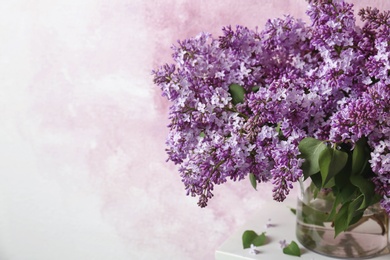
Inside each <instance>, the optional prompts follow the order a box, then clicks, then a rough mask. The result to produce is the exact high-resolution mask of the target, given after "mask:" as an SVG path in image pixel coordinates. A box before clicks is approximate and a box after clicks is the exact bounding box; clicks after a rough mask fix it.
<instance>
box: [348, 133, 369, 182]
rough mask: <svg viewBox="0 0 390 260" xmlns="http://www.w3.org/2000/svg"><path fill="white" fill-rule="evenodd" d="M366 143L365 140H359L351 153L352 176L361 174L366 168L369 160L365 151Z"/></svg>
mask: <svg viewBox="0 0 390 260" xmlns="http://www.w3.org/2000/svg"><path fill="white" fill-rule="evenodd" d="M366 148H367V141H366V139H365V138H360V139H359V141H357V142H356V144H355V148H354V149H353V152H352V174H355V175H356V174H361V173H362V171H364V169H365V168H366V167H365V166H366V164H367V163H368V160H369V155H370V154H369V152H367V151H366Z"/></svg>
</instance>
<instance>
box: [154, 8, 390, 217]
mask: <svg viewBox="0 0 390 260" xmlns="http://www.w3.org/2000/svg"><path fill="white" fill-rule="evenodd" d="M309 3H310V4H309V8H308V10H307V14H308V16H309V17H310V19H311V23H310V24H309V25H308V24H305V23H304V22H303V21H301V20H299V19H294V18H293V17H291V16H285V17H283V18H277V19H270V20H268V21H267V23H266V24H265V26H264V28H263V29H262V30H258V29H256V30H250V29H249V28H247V27H244V26H236V27H235V28H232V27H230V26H227V27H225V28H223V29H222V35H221V36H219V37H218V38H214V37H213V36H212V35H210V34H207V33H201V34H199V35H198V36H196V37H194V38H189V39H186V40H183V41H178V43H177V44H176V45H175V46H173V48H172V49H173V54H172V56H173V59H174V61H175V64H166V65H163V66H162V67H160V68H159V69H157V70H154V71H153V76H154V83H155V84H156V85H158V86H159V87H160V89H161V92H162V95H163V96H164V97H166V98H167V99H168V100H169V101H170V102H171V104H172V105H171V107H170V108H169V119H170V124H169V126H168V127H169V129H170V132H169V135H168V138H167V141H166V144H167V149H166V151H167V154H168V160H171V161H172V162H174V163H175V164H178V165H179V173H180V175H181V178H182V181H183V184H184V186H185V189H186V191H187V194H188V195H191V196H197V197H199V202H198V204H199V205H200V206H201V207H204V206H206V205H207V203H208V201H209V199H210V198H212V197H213V190H214V186H215V185H219V184H222V183H225V182H227V181H228V180H232V181H240V180H242V179H245V178H247V177H248V175H249V174H250V173H251V174H253V176H254V177H255V178H256V180H257V182H259V183H261V182H271V183H272V184H273V185H274V188H273V198H274V199H275V200H277V201H283V200H284V199H285V198H286V196H287V195H288V194H289V192H290V190H291V188H292V184H293V183H294V182H296V181H297V180H298V179H299V178H300V177H301V175H302V170H301V165H302V163H303V160H302V159H300V153H299V150H298V143H299V142H300V141H301V140H302V139H303V138H305V137H314V138H317V139H320V140H327V141H331V142H333V143H337V144H346V145H349V146H353V144H354V143H355V142H357V140H359V139H360V138H361V137H365V138H366V139H367V140H368V145H369V148H370V150H371V159H370V161H369V162H370V165H371V168H372V170H373V172H374V176H373V177H372V181H373V182H374V183H375V185H376V192H377V193H378V194H379V195H380V196H382V200H381V205H382V207H383V208H385V209H386V210H387V212H388V213H389V214H390V202H389V201H390V184H389V181H390V153H389V151H390V143H389V142H390V141H389V140H390V115H389V111H390V96H389V94H388V93H389V91H390V44H389V42H390V12H389V11H386V12H382V13H381V12H379V11H378V10H376V9H371V8H366V9H362V10H361V11H360V12H359V15H360V16H361V19H362V21H363V22H365V23H364V25H363V27H362V28H359V27H357V25H356V24H355V20H356V18H355V16H354V12H353V5H352V4H349V3H346V2H344V1H342V0H310V1H309ZM231 84H238V85H240V86H241V87H242V91H243V92H244V93H243V97H242V100H241V101H240V102H237V103H236V102H233V94H232V93H231V90H230V88H229V86H230V85H231Z"/></svg>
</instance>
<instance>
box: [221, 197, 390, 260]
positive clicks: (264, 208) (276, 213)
mask: <svg viewBox="0 0 390 260" xmlns="http://www.w3.org/2000/svg"><path fill="white" fill-rule="evenodd" d="M292 197H293V196H292ZM290 208H296V200H294V198H289V199H287V200H286V201H284V202H282V203H280V202H276V201H270V202H266V203H265V204H263V205H261V207H260V210H259V211H258V212H256V213H255V214H253V215H252V216H251V217H250V218H249V220H248V221H247V222H246V223H245V224H244V225H243V226H242V227H240V228H239V229H237V230H236V231H234V233H233V234H232V235H231V236H230V237H229V238H228V239H227V240H226V241H225V242H224V243H223V244H222V245H221V246H220V247H219V248H218V249H217V250H216V251H215V259H216V260H244V259H248V260H249V259H271V260H284V259H286V260H292V259H310V260H320V259H335V258H329V257H325V256H322V255H319V254H317V253H313V252H311V251H309V250H307V249H306V248H304V247H303V246H302V245H301V244H300V243H299V242H298V240H297V238H296V237H295V215H294V214H293V213H292V212H291V211H290ZM269 219H271V220H270V221H269ZM268 222H269V223H271V224H273V226H271V227H268V228H267V227H266V224H267V223H268ZM245 230H253V231H255V232H256V233H257V234H261V233H262V232H266V236H267V238H268V241H267V243H266V244H265V245H263V246H260V247H257V248H256V249H257V250H258V251H259V253H258V254H256V255H252V254H250V249H249V248H248V249H243V247H242V234H243V232H244V231H245ZM281 240H286V242H287V243H290V242H291V241H292V240H294V241H295V242H296V243H297V244H298V245H299V247H300V248H301V253H302V255H301V257H300V258H298V257H295V256H290V255H285V254H283V251H282V249H281V247H280V243H279V241H281ZM372 259H375V260H390V244H389V246H388V247H387V249H385V250H384V251H383V252H382V254H381V255H380V256H377V257H375V258H372Z"/></svg>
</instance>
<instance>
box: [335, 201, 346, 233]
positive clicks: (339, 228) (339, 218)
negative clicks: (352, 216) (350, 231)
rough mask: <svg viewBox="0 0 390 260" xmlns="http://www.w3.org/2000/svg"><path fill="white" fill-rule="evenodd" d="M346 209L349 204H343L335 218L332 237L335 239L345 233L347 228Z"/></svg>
mask: <svg viewBox="0 0 390 260" xmlns="http://www.w3.org/2000/svg"><path fill="white" fill-rule="evenodd" d="M348 207H349V203H345V204H343V205H342V206H341V208H340V210H339V211H338V212H337V214H336V216H335V220H334V232H335V235H334V237H336V236H337V235H338V234H340V233H341V232H343V231H345V230H346V229H347V228H348Z"/></svg>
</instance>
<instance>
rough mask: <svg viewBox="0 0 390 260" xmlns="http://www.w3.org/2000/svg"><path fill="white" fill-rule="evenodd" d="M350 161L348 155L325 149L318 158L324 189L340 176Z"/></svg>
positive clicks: (328, 148)
mask: <svg viewBox="0 0 390 260" xmlns="http://www.w3.org/2000/svg"><path fill="white" fill-rule="evenodd" d="M347 160H348V154H347V153H345V152H343V151H339V150H337V149H333V148H330V147H327V148H325V149H323V150H322V151H321V153H320V155H319V157H318V164H319V166H320V171H321V177H322V185H323V186H324V187H328V186H326V184H327V183H328V182H329V181H331V179H332V178H333V177H334V176H335V175H336V174H338V173H339V172H340V171H341V170H342V169H343V168H344V166H345V165H346V163H347Z"/></svg>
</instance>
